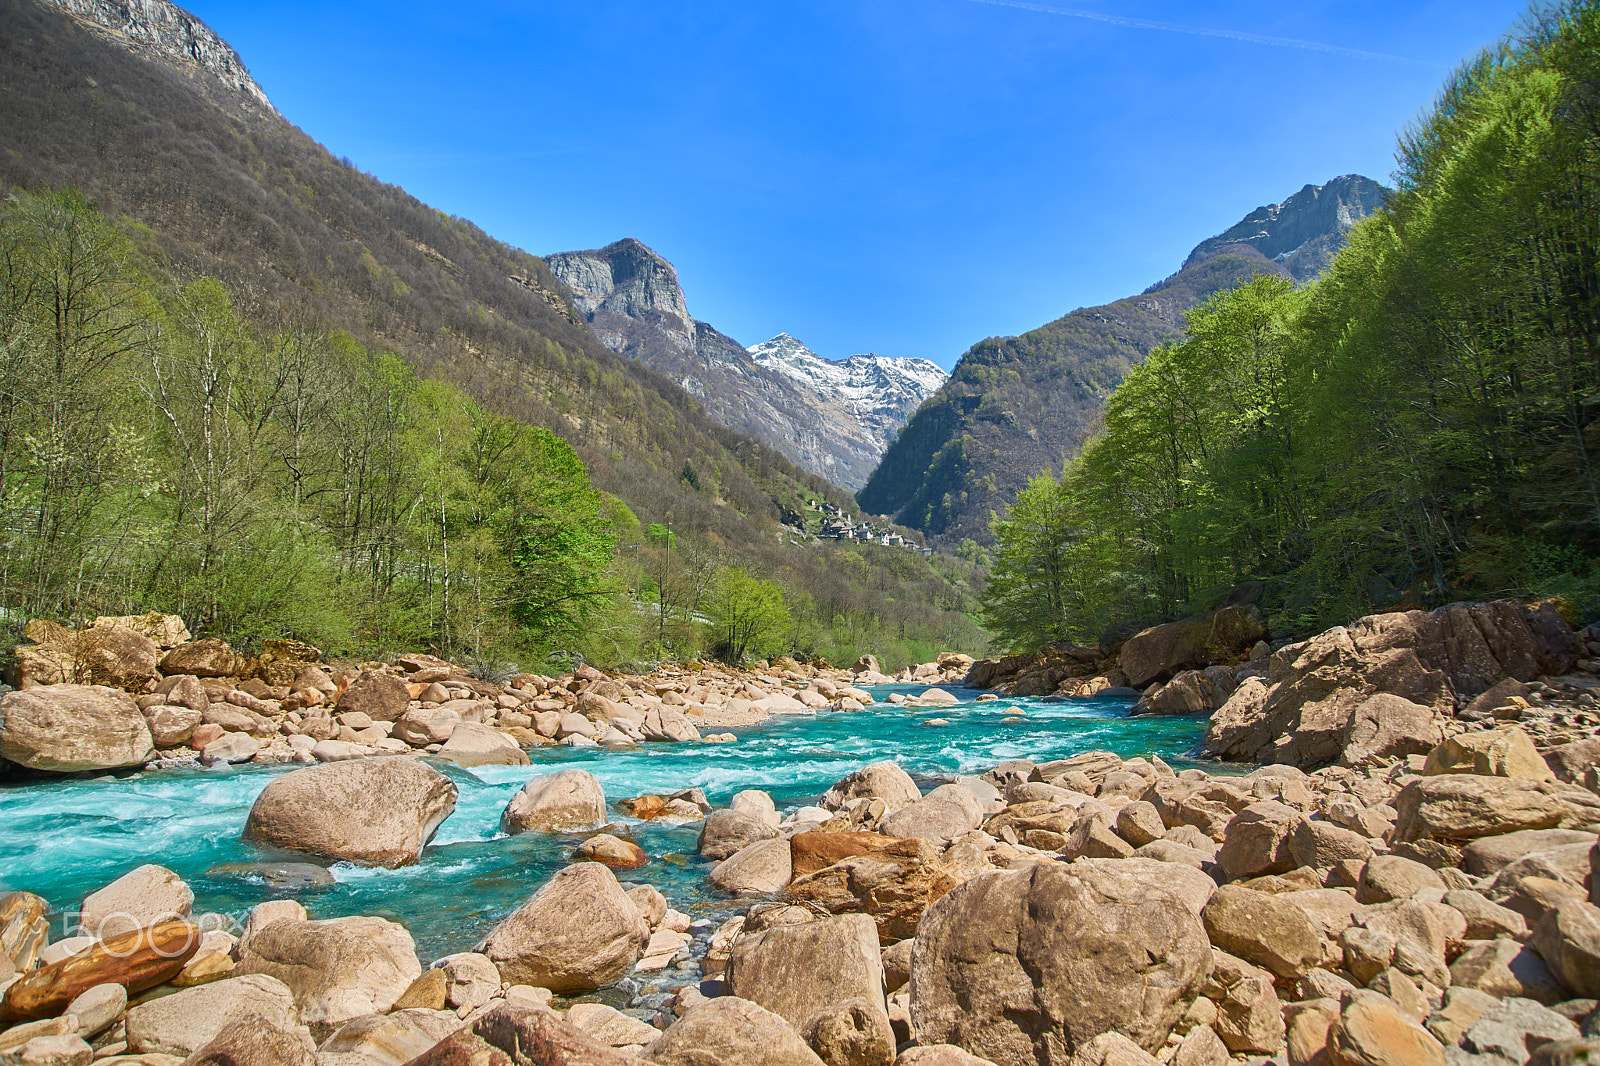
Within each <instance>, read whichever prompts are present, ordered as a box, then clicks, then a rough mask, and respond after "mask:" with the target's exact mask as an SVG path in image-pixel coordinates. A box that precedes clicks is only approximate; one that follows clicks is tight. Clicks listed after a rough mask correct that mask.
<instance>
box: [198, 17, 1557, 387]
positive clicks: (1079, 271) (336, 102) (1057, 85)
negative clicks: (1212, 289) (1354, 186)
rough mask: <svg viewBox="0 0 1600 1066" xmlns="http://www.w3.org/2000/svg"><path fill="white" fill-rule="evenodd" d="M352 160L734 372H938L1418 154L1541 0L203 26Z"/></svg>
mask: <svg viewBox="0 0 1600 1066" xmlns="http://www.w3.org/2000/svg"><path fill="white" fill-rule="evenodd" d="M188 6H189V7H190V8H191V10H193V11H194V12H195V14H197V15H199V16H200V17H201V18H203V19H205V20H206V21H207V22H209V23H210V24H211V25H212V26H213V27H214V28H215V29H216V30H217V31H218V32H220V33H221V34H222V35H223V36H224V37H226V38H227V39H228V40H229V42H230V43H232V44H233V45H234V47H235V48H237V49H238V50H239V52H240V54H241V55H242V56H243V58H244V60H245V63H246V65H248V66H249V67H250V69H251V71H252V73H254V74H255V76H256V78H257V80H258V81H260V82H261V84H262V86H263V87H264V88H265V89H266V91H267V94H268V95H269V96H270V97H271V98H272V100H273V102H274V103H275V104H276V105H277V106H278V108H279V109H280V110H281V111H282V112H283V113H284V114H285V115H286V116H287V117H288V118H289V119H290V120H291V121H293V122H295V123H296V124H297V125H299V126H300V127H301V128H302V129H304V130H305V131H306V132H307V133H309V134H310V135H311V136H312V137H314V138H316V139H317V140H319V141H321V142H322V143H324V144H325V145H327V146H328V147H329V149H331V150H332V151H333V152H334V154H336V155H348V156H349V157H351V158H352V159H353V160H354V161H355V163H356V164H357V165H358V166H360V167H361V168H362V169H364V170H367V171H370V172H371V173H373V174H375V175H377V176H378V177H379V178H382V179H383V180H385V181H389V182H394V183H396V184H399V185H401V186H403V187H404V188H405V189H407V190H408V191H409V192H411V193H412V194H414V195H416V196H417V197H419V198H420V199H422V200H423V201H425V202H427V203H429V204H431V205H433V206H434V207H437V208H439V209H441V210H444V211H447V212H450V213H452V214H456V215H461V216H463V217H466V218H469V219H472V220H473V221H474V222H476V223H478V224H479V225H480V226H482V227H483V228H484V229H485V230H487V231H488V232H489V233H491V234H493V235H494V236H496V237H499V238H501V239H503V240H506V241H509V242H511V243H513V244H516V245H519V246H521V247H523V248H526V249H528V250H529V251H532V252H536V253H549V252H556V251H566V250H569V249H578V248H593V247H598V246H600V245H603V244H607V243H609V242H610V241H613V240H616V239H618V238H621V237H637V238H638V239H640V240H642V241H644V242H645V243H646V244H648V245H650V246H651V247H652V248H654V249H655V250H656V251H657V252H659V253H660V254H661V255H663V256H665V257H666V258H667V259H669V260H671V261H672V262H673V263H674V264H675V265H676V266H677V268H678V271H679V275H680V278H681V279H682V281H683V284H684V287H685V290H686V292H687V294H688V300H689V309H690V311H691V312H693V314H694V315H695V316H696V317H697V318H700V319H703V320H705V321H708V322H710V323H712V324H713V325H714V326H716V327H717V328H719V329H721V330H723V331H724V332H726V333H728V334H730V335H732V336H733V337H735V338H736V339H738V340H739V341H740V342H742V343H744V344H755V343H757V342H759V341H762V340H765V339H766V338H767V337H769V336H771V335H773V334H775V333H778V332H780V331H785V332H788V333H792V334H794V335H795V336H797V337H799V338H801V339H802V340H804V341H805V342H806V343H807V344H809V345H810V346H811V347H812V348H814V349H815V350H817V351H818V352H819V353H821V354H822V355H825V356H829V357H831V358H842V357H843V356H846V355H849V354H852V353H856V352H866V351H875V352H878V353H879V354H882V355H895V356H922V357H924V358H929V359H933V360H934V361H935V362H938V363H939V364H941V365H942V366H945V367H946V368H948V367H949V366H951V365H952V364H953V363H954V361H955V360H956V358H957V357H959V356H960V354H961V353H962V351H964V350H965V349H966V348H967V347H968V346H970V345H971V344H972V343H974V342H975V341H978V340H980V339H982V338H984V337H986V336H993V335H1003V334H1013V333H1019V332H1023V331H1025V330H1028V329H1031V328H1033V327H1035V326H1038V325H1041V324H1043V323H1045V322H1047V321H1050V320H1051V319H1053V318H1056V317H1058V316H1060V315H1061V314H1064V313H1065V312H1067V311H1070V310H1072V309H1073V308H1075V307H1080V306H1088V305H1094V304H1098V303H1104V302H1107V301H1109V300H1113V299H1117V298H1119V297H1122V296H1127V295H1130V294H1132V293H1135V292H1138V291H1140V290H1142V289H1144V288H1145V287H1146V286H1148V285H1150V284H1151V283H1153V282H1155V281H1158V280H1160V279H1161V278H1162V277H1165V276H1166V275H1168V274H1170V273H1172V272H1173V271H1174V270H1175V269H1177V267H1178V266H1179V264H1180V263H1181V262H1182V260H1183V257H1184V256H1185V255H1186V254H1187V253H1188V251H1189V249H1190V248H1192V247H1193V246H1194V245H1195V244H1197V243H1198V242H1199V241H1201V240H1202V239H1204V238H1206V237H1208V236H1211V235H1213V234H1215V233H1218V232H1220V231H1222V230H1223V229H1225V228H1227V227H1228V226H1230V225H1232V224H1233V223H1234V222H1236V221H1238V220H1239V219H1240V218H1241V217H1243V216H1244V215H1245V213H1247V212H1248V211H1250V210H1251V209H1253V208H1255V207H1256V206H1258V205H1260V204H1264V203H1273V202H1277V201H1279V200H1282V199H1284V198H1285V197H1287V196H1288V195H1290V194H1291V193H1293V192H1295V191H1296V190H1298V189H1299V188H1300V187H1301V186H1303V185H1305V184H1307V183H1317V184H1320V183H1321V182H1323V181H1326V180H1327V179H1329V178H1332V177H1334V176H1336V175H1339V174H1345V173H1362V174H1366V175H1368V176H1369V177H1375V178H1379V179H1380V180H1386V179H1387V178H1388V175H1389V174H1390V172H1391V171H1392V170H1393V158H1394V144H1395V137H1396V134H1397V132H1398V131H1399V130H1400V129H1401V128H1402V127H1403V126H1404V125H1405V124H1406V123H1407V122H1408V121H1409V120H1411V119H1412V118H1414V117H1415V116H1416V115H1418V114H1419V113H1420V112H1421V111H1422V110H1423V109H1425V108H1426V106H1427V105H1428V104H1429V102H1430V101H1431V100H1432V98H1433V95H1434V93H1435V91H1436V90H1437V88H1438V86H1439V84H1440V82H1441V80H1442V79H1443V78H1444V77H1445V76H1446V74H1447V73H1448V72H1449V70H1450V69H1451V67H1453V66H1454V65H1455V64H1456V63H1457V62H1458V61H1459V60H1461V59H1462V58H1464V57H1465V56H1467V55H1469V54H1471V53H1472V52H1474V51H1476V50H1477V49H1478V48H1481V47H1482V46H1484V45H1486V44H1488V43H1490V42H1492V41H1493V40H1495V39H1496V38H1498V37H1499V36H1500V35H1501V34H1502V33H1503V32H1505V31H1506V30H1507V29H1508V28H1509V27H1510V26H1511V25H1512V24H1513V23H1514V22H1515V21H1516V20H1517V19H1518V17H1519V16H1520V15H1521V14H1522V12H1523V11H1524V9H1525V5H1524V4H1523V3H1522V2H1519V0H1424V2H1407V0H1388V2H1384V3H1379V2H1375V0H1306V2H1302V3H1299V4H1283V3H1281V2H1273V3H1268V2H1264V0H1233V2H1224V3H1215V4H1206V5H1194V4H1180V3H1174V2H1165V0H1130V2H1125V3H1114V2H1111V0H1079V2H1078V3H1075V4H1065V3H1063V4H1055V3H1048V4H1046V3H1038V4H1035V3H1025V2H1020V0H744V2H737V3H735V2H724V0H703V2H702V0H686V2H679V3H676V4H664V3H659V2H656V3H643V2H639V0H586V2H583V3H567V4H551V3H528V2H510V0H490V2H482V3H473V4H466V3H458V4H440V3H437V2H429V3H420V2H414V0H385V2H383V3H377V2H373V0H355V2H344V3H339V4H327V3H320V2H318V3H313V2H310V0H296V2H286V3H278V2H260V0H252V2H248V3H247V2H243V0H188Z"/></svg>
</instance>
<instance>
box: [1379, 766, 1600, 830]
mask: <svg viewBox="0 0 1600 1066" xmlns="http://www.w3.org/2000/svg"><path fill="white" fill-rule="evenodd" d="M1571 789H1572V786H1571V785H1566V784H1561V783H1559V782H1553V781H1534V780H1531V779H1529V778H1522V777H1484V776H1480V775H1478V774H1440V775H1438V776H1436V777H1422V778H1418V779H1417V780H1415V781H1412V782H1411V783H1410V784H1408V785H1406V786H1405V787H1404V788H1402V789H1401V790H1400V794H1399V795H1398V796H1396V797H1395V799H1394V807H1395V810H1396V811H1397V812H1399V817H1398V818H1397V819H1396V820H1395V839H1396V840H1400V841H1406V840H1422V839H1424V838H1428V837H1431V838H1433V839H1435V840H1457V841H1459V840H1473V839H1476V838H1478V837H1485V836H1498V835H1500V834H1503V833H1511V832H1515V831H1517V830H1523V829H1555V828H1558V827H1559V828H1578V827H1579V826H1584V825H1589V824H1591V823H1592V822H1593V821H1595V820H1596V819H1597V817H1600V810H1596V804H1600V800H1596V798H1595V797H1594V796H1593V794H1589V793H1584V794H1582V795H1580V794H1578V793H1574V792H1572V791H1571Z"/></svg>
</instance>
